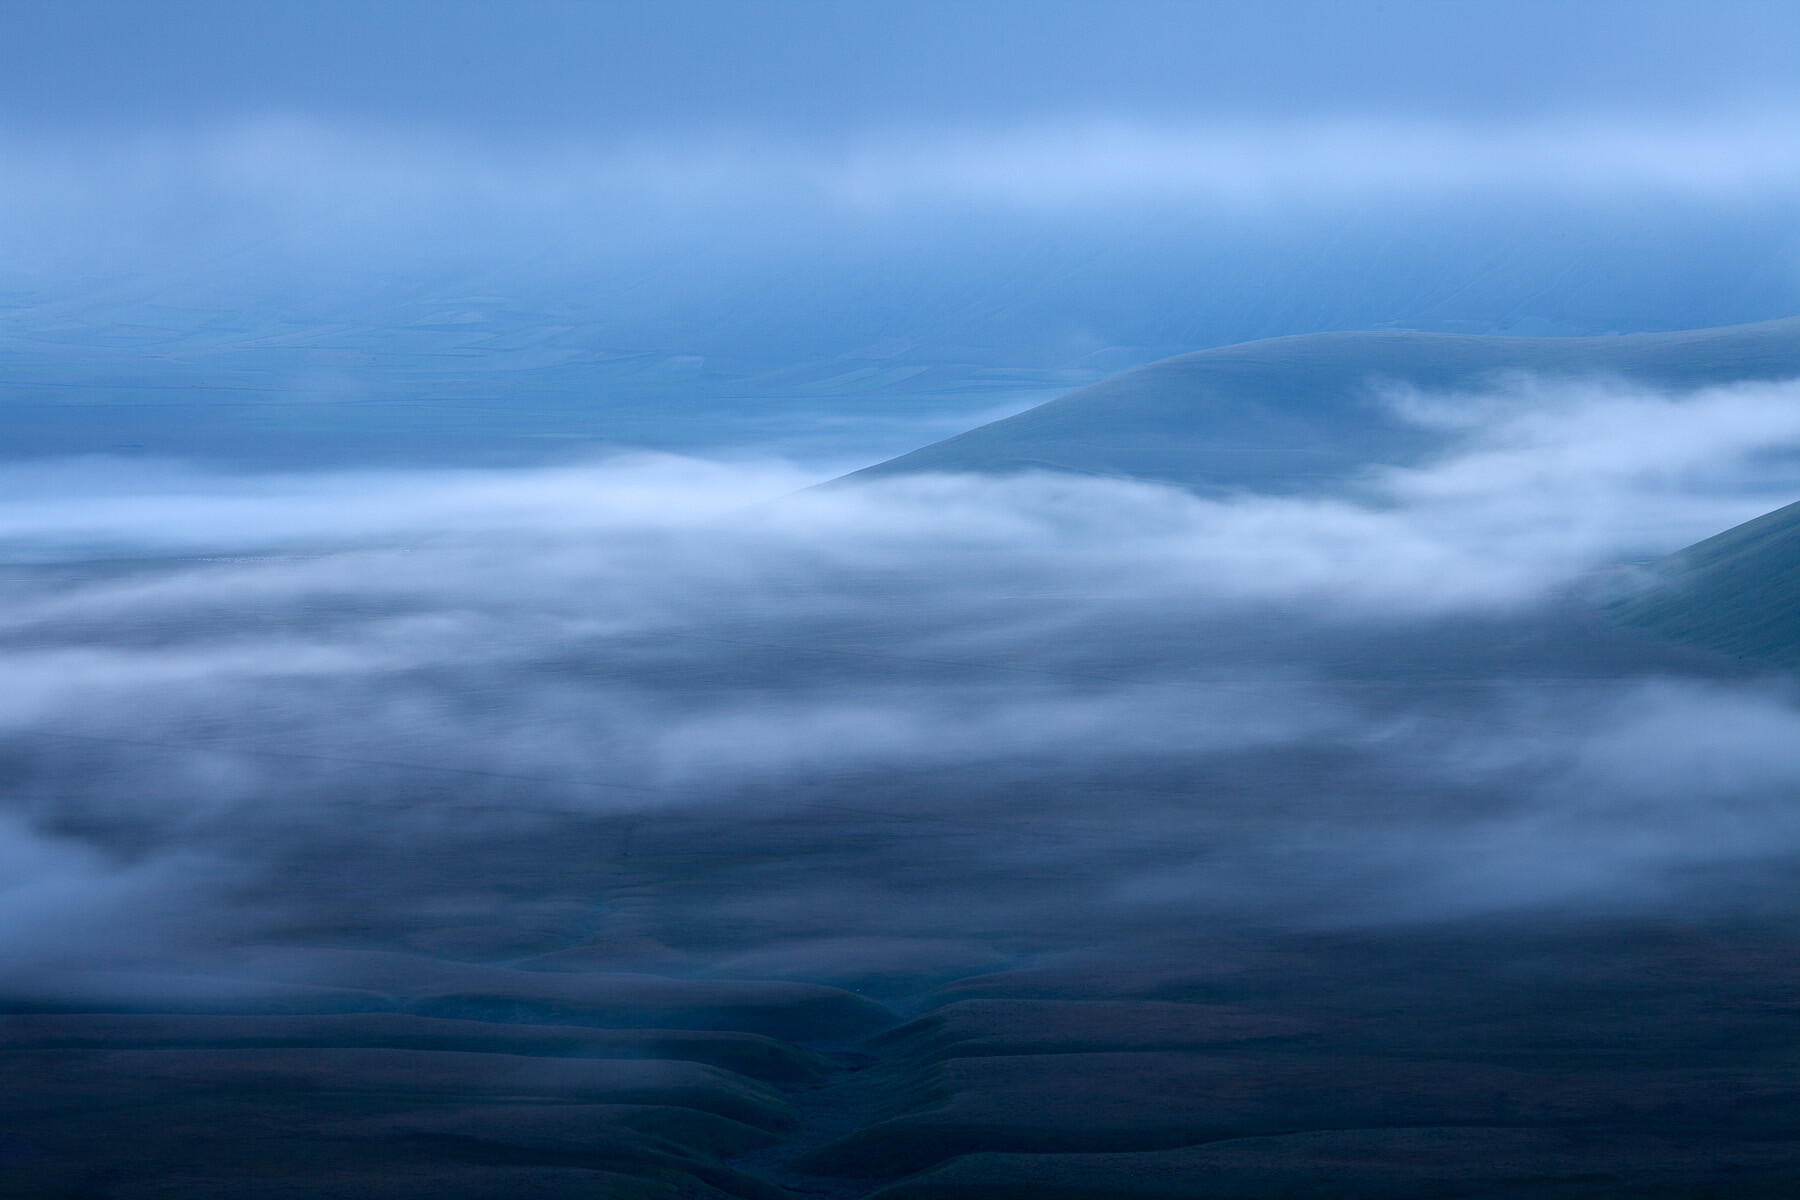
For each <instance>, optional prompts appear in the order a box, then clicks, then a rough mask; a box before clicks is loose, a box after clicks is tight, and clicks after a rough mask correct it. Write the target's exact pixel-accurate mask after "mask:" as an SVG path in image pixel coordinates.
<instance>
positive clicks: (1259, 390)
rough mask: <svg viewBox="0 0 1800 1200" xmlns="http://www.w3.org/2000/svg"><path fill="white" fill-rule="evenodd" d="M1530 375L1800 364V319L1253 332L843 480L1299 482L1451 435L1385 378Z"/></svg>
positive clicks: (1475, 383) (1425, 384)
mask: <svg viewBox="0 0 1800 1200" xmlns="http://www.w3.org/2000/svg"><path fill="white" fill-rule="evenodd" d="M1522 375H1536V376H1554V377H1567V378H1593V379H1608V380H1622V381H1626V382H1630V383H1637V384H1643V385H1646V386H1651V387H1658V388H1692V387H1700V386H1705V385H1708V384H1719V383H1729V382H1735V381H1739V380H1753V379H1780V378H1787V377H1792V376H1797V375H1800V318H1788V319H1784V320H1779V321H1764V322H1760V323H1758V324H1754V325H1736V326H1728V327H1724V328H1719V329H1701V330H1690V331H1684V332H1679V333H1642V334H1625V335H1618V336H1610V337H1582V338H1517V337H1497V336H1470V335H1459V334H1442V333H1378V332H1374V333H1317V334H1304V335H1299V336H1295V337H1281V338H1271V339H1268V340H1265V341H1256V342H1245V343H1242V344H1240V345H1235V346H1223V347H1219V348H1217V349H1212V350H1201V351H1198V352H1195V353H1192V354H1183V355H1179V356H1177V357H1175V358H1168V359H1164V360H1162V361H1160V362H1155V363H1151V364H1149V365H1148V366H1143V367H1139V368H1137V369H1135V370H1131V371H1126V372H1123V373H1122V374H1119V375H1115V376H1112V377H1111V378H1108V379H1105V380H1102V381H1100V382H1099V383H1096V384H1093V385H1091V386H1088V387H1084V388H1081V389H1079V390H1077V391H1074V392H1071V393H1069V394H1068V395H1066V396H1062V397H1060V398H1059V399H1056V400H1052V401H1050V402H1049V403H1047V404H1042V405H1039V406H1038V407H1036V408H1033V409H1030V410H1028V411H1026V412H1023V413H1019V414H1017V415H1016V416H1012V417H1007V418H1005V419H1004V420H1000V421H995V422H992V423H991V424H987V425H983V426H981V427H979V428H977V429H972V430H970V431H969V432H967V433H963V434H959V435H957V436H955V437H952V438H947V439H945V440H944V441H940V442H935V443H933V444H931V445H929V446H925V447H923V448H921V449H918V450H914V451H912V452H911V453H908V454H903V455H901V456H900V457H898V458H894V459H889V460H888V461H886V462H882V463H877V464H876V465H874V466H872V467H867V468H865V469H863V470H861V471H858V472H855V473H854V474H852V475H849V476H846V477H845V478H846V479H850V480H866V479H873V478H879V477H882V476H889V475H897V474H909V473H920V472H982V473H1003V474H1010V473H1014V472H1020V471H1029V470H1051V471H1067V472H1074V473H1078V474H1084V475H1104V476H1121V477H1129V478H1141V479H1155V480H1161V481H1164V482H1169V483H1176V484H1180V485H1182V486H1184V487H1188V488H1192V489H1194V490H1196V491H1201V492H1217V491H1232V490H1238V489H1245V488H1250V489H1255V490H1259V491H1272V492H1303V491H1309V490H1313V489H1315V488H1320V487H1329V486H1331V485H1332V484H1334V483H1336V482H1340V481H1342V480H1345V479H1348V478H1350V477H1352V476H1353V475H1355V474H1356V473H1358V472H1359V471H1360V470H1361V469H1363V468H1364V467H1366V466H1368V465H1371V464H1377V463H1387V464H1396V465H1399V464H1405V463H1408V462H1412V461H1416V460H1417V459H1418V458H1419V457H1421V456H1422V455H1425V454H1428V453H1429V452H1430V451H1431V450H1433V449H1434V448H1436V447H1437V446H1440V445H1442V444H1443V440H1444V438H1445V436H1446V435H1444V434H1443V433H1440V432H1437V431H1434V430H1431V429H1426V428H1422V427H1420V426H1418V425H1417V424H1413V423H1410V422H1408V421H1407V420H1405V419H1404V418H1403V417H1402V416H1401V415H1400V414H1399V413H1398V412H1397V411H1395V410H1394V408H1393V407H1392V405H1390V404H1389V403H1387V402H1386V400H1385V399H1384V393H1385V392H1386V391H1387V390H1388V389H1389V388H1392V387H1395V386H1399V387H1410V388H1415V389H1420V390H1425V391H1437V392H1441V391H1457V390H1470V389H1478V388H1487V387H1493V386H1495V385H1504V384H1505V382H1506V381H1507V380H1508V378H1516V377H1518V376H1522Z"/></svg>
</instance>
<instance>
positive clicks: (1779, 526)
mask: <svg viewBox="0 0 1800 1200" xmlns="http://www.w3.org/2000/svg"><path fill="white" fill-rule="evenodd" d="M1609 607H1610V608H1611V610H1612V613H1613V616H1614V617H1615V618H1617V619H1618V620H1619V621H1620V622H1622V623H1624V624H1627V625H1635V626H1638V627H1639V628H1642V629H1647V630H1650V631H1651V632H1654V633H1657V634H1660V635H1662V636H1663V637H1667V638H1671V639H1674V640H1676V641H1682V642H1690V643H1693V644H1695V645H1701V646H1710V647H1712V648H1713V649H1715V650H1723V651H1724V652H1726V653H1727V654H1736V655H1739V656H1741V657H1744V658H1755V659H1761V660H1763V661H1765V662H1772V663H1778V664H1781V665H1783V666H1790V667H1794V666H1800V504H1790V505H1788V506H1787V507H1786V508H1780V509H1776V510H1775V511H1774V512H1772V513H1766V514H1764V515H1763V516H1760V517H1758V518H1756V519H1755V520H1754V521H1746V522H1745V523H1744V524H1742V525H1739V526H1737V527H1735V528H1733V529H1727V530H1726V531H1725V532H1724V533H1721V534H1718V535H1717V536H1715V537H1710V538H1707V539H1706V540H1705V541H1704V542H1698V543H1696V544H1694V545H1692V546H1689V547H1688V548H1687V549H1685V550H1678V551H1676V552H1675V553H1674V554H1671V555H1669V556H1668V557H1667V558H1663V559H1659V560H1658V561H1657V562H1655V563H1653V564H1651V565H1650V567H1649V568H1648V569H1647V570H1646V571H1645V572H1644V573H1643V574H1642V575H1640V576H1638V577H1637V578H1635V579H1634V580H1632V581H1630V586H1629V594H1628V595H1625V596H1622V597H1620V598H1618V599H1615V600H1614V601H1613V602H1612V603H1611V604H1610V605H1609Z"/></svg>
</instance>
